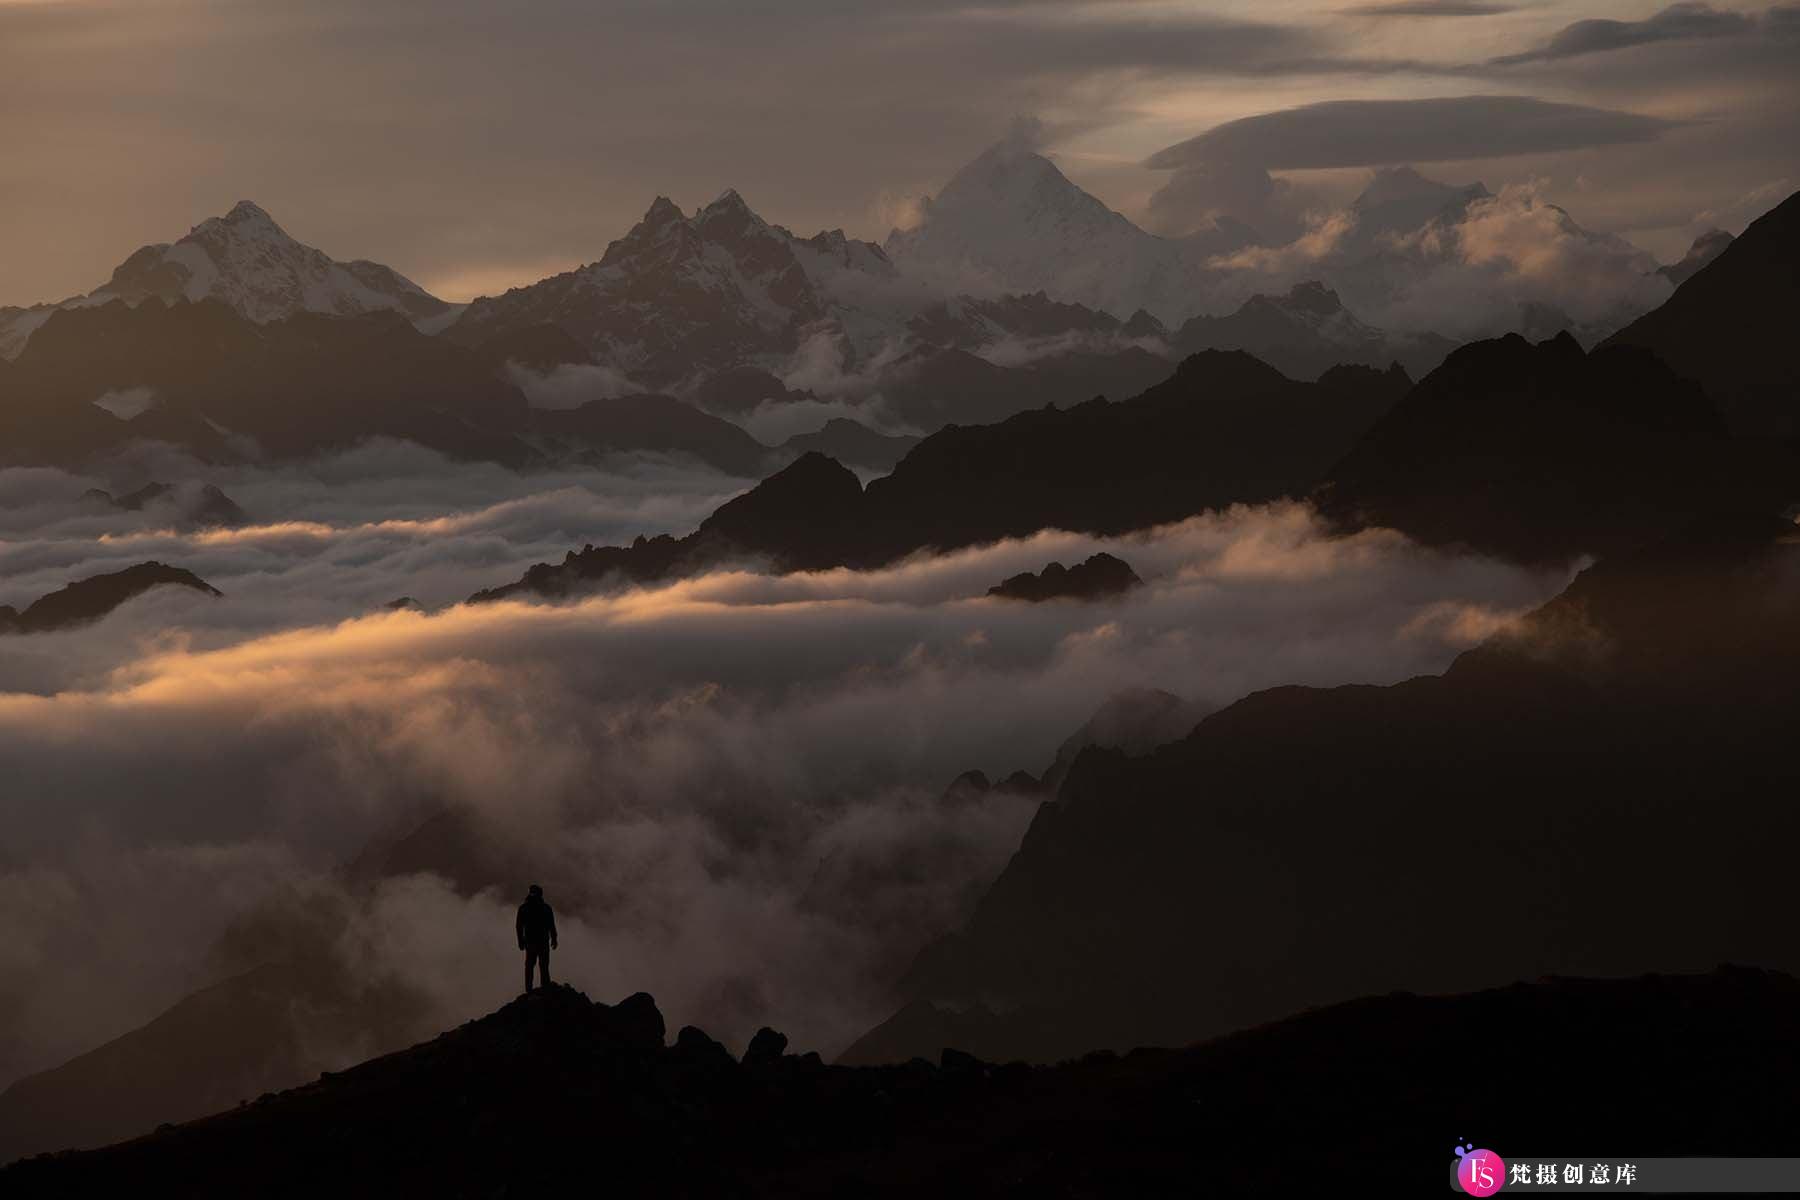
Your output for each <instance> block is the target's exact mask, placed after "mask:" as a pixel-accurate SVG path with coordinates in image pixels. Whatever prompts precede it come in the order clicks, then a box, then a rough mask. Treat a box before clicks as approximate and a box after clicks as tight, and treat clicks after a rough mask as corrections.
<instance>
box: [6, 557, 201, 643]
mask: <svg viewBox="0 0 1800 1200" xmlns="http://www.w3.org/2000/svg"><path fill="white" fill-rule="evenodd" d="M164 586H174V587H182V588H190V589H192V590H193V591H196V592H201V593H203V594H205V595H208V596H219V595H223V593H222V592H220V591H219V590H218V589H217V588H215V587H213V586H212V585H211V584H209V583H207V582H206V581H205V580H204V579H201V578H200V577H199V576H198V575H195V574H194V573H193V572H192V571H186V570H183V569H182V568H180V567H170V566H165V565H163V564H162V563H159V562H146V563H139V564H138V565H137V566H135V567H127V568H125V569H124V570H123V571H113V572H110V573H109V574H105V575H92V576H89V577H88V578H86V579H78V580H76V581H75V582H74V583H71V584H69V585H68V586H66V587H63V588H59V589H57V590H56V591H54V592H51V593H49V594H48V595H46V596H40V597H39V598H38V599H37V600H35V601H33V602H32V603H31V604H29V605H27V606H26V608H25V611H23V612H17V611H15V610H14V609H12V608H11V607H7V606H0V633H55V632H59V631H61V630H65V629H74V628H77V627H78V626H81V625H87V624H90V623H92V622H94V621H98V620H99V619H100V618H101V617H104V616H105V615H106V614H107V613H109V612H111V611H112V610H113V609H115V608H117V607H119V605H121V604H123V603H125V602H126V601H127V600H130V599H132V598H134V597H136V596H141V595H143V594H144V593H145V592H147V591H149V590H150V589H151V588H155V587H164Z"/></svg>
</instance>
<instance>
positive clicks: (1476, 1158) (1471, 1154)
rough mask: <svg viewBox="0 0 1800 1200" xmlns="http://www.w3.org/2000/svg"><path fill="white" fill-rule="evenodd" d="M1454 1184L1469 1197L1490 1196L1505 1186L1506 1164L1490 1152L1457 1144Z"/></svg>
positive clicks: (1472, 1146) (1471, 1145)
mask: <svg viewBox="0 0 1800 1200" xmlns="http://www.w3.org/2000/svg"><path fill="white" fill-rule="evenodd" d="M1456 1157H1457V1158H1458V1159H1459V1160H1460V1161H1459V1162H1458V1163H1457V1164H1456V1182H1457V1183H1459V1184H1461V1185H1462V1190H1463V1191H1465V1192H1467V1193H1469V1195H1471V1196H1491V1195H1493V1194H1494V1193H1495V1192H1497V1191H1499V1190H1500V1189H1501V1188H1502V1187H1504V1186H1505V1184H1506V1164H1505V1163H1504V1162H1502V1161H1500V1156H1499V1155H1498V1154H1495V1153H1494V1152H1493V1151H1492V1150H1477V1149H1475V1147H1474V1145H1473V1144H1472V1143H1471V1144H1470V1145H1467V1146H1465V1145H1463V1144H1462V1143H1460V1142H1459V1143H1457V1147H1456Z"/></svg>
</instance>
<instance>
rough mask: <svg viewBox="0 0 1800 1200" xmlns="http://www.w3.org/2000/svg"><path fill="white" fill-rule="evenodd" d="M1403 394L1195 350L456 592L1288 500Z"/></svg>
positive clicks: (858, 563)
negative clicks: (1155, 375) (647, 533)
mask: <svg viewBox="0 0 1800 1200" xmlns="http://www.w3.org/2000/svg"><path fill="white" fill-rule="evenodd" d="M1410 386H1411V380H1410V379H1408V378H1407V376H1406V373H1405V371H1403V370H1401V369H1400V368H1398V367H1395V368H1393V369H1392V370H1390V371H1387V372H1379V371H1374V370H1371V369H1369V368H1366V367H1341V368H1338V369H1336V370H1334V371H1331V372H1328V373H1327V374H1326V375H1325V376H1324V377H1323V378H1321V379H1320V380H1319V381H1318V382H1316V383H1301V382H1297V381H1295V380H1291V379H1288V378H1287V377H1286V376H1284V375H1282V374H1281V373H1280V372H1279V371H1276V370H1275V369H1274V368H1273V367H1270V366H1268V365H1266V364H1264V363H1262V362H1259V361H1257V360H1256V359H1254V358H1252V357H1251V356H1249V355H1247V354H1243V353H1240V352H1224V351H1209V352H1206V353H1203V354H1199V355H1195V356H1193V357H1192V358H1189V359H1188V360H1186V361H1185V362H1183V363H1182V365H1181V367H1180V368H1179V369H1178V370H1177V371H1176V373H1175V374H1174V376H1173V377H1171V378H1170V379H1168V380H1167V381H1165V382H1163V383H1161V384H1158V385H1156V386H1155V387H1152V388H1150V389H1148V390H1147V391H1145V392H1143V393H1141V394H1140V395H1138V396H1136V397H1133V398H1132V399H1130V400H1125V401H1119V402H1117V403H1115V402H1111V401H1107V400H1104V399H1095V400H1090V401H1087V402H1086V403H1083V404H1079V405H1076V406H1074V407H1072V408H1068V409H1056V408H1048V407H1046V408H1042V409H1036V410H1032V411H1028V412H1022V413H1018V414H1016V415H1014V416H1012V417H1009V418H1007V419H1006V420H1004V421H1001V422H999V423H997V424H993V425H976V426H949V427H946V428H944V429H941V430H939V431H938V432H937V433H935V434H932V435H931V436H930V437H928V438H926V439H925V440H924V441H922V442H920V443H919V444H918V445H917V446H915V447H913V449H912V450H911V451H910V452H908V454H907V455H906V457H905V458H903V459H902V460H901V461H900V462H899V464H898V465H897V466H896V467H895V468H894V470H893V472H892V473H891V474H889V475H886V476H884V477H882V478H880V479H876V480H874V481H872V482H871V483H870V484H869V486H868V487H867V488H866V489H864V488H863V487H862V485H861V484H860V483H859V481H858V480H857V478H856V476H855V475H854V474H853V473H852V472H850V471H849V470H848V469H846V468H845V467H843V466H841V465H839V464H838V463H836V462H834V461H832V460H831V459H828V458H826V457H824V456H823V455H820V454H816V453H812V454H807V455H805V456H803V457H802V458H800V459H799V460H797V461H796V462H794V463H793V464H792V465H790V466H788V467H786V468H784V469H783V470H782V471H781V472H779V473H777V474H776V475H773V476H771V477H770V478H768V479H766V480H764V481H763V482H762V483H761V484H759V485H758V486H757V487H756V488H754V489H752V490H751V491H749V492H747V493H745V494H744V495H742V496H740V497H738V498H737V499H735V500H732V501H731V502H729V503H728V504H726V505H724V506H723V507H722V508H720V509H719V510H718V511H717V512H715V513H714V514H713V515H712V516H711V517H709V518H708V519H707V520H706V521H705V522H703V523H702V524H701V526H700V528H699V529H698V530H696V531H695V532H694V533H692V534H690V535H688V536H687V537H685V538H680V539H676V538H672V537H668V536H661V537H657V538H649V539H645V538H640V539H638V541H637V542H636V543H634V544H633V545H632V546H629V547H617V546H608V547H593V546H588V547H585V548H583V549H582V550H581V551H580V552H579V553H577V552H574V551H571V552H570V553H569V554H568V555H567V556H566V557H565V558H564V560H563V561H562V562H561V563H540V564H538V565H537V566H534V567H532V568H531V569H530V570H529V571H527V572H526V574H525V576H524V577H522V578H521V579H519V580H517V581H515V582H514V583H510V584H507V585H505V586H503V587H498V588H493V589H490V590H488V591H484V592H481V593H478V594H477V595H476V596H474V597H472V598H471V599H473V600H477V601H485V600H498V599H505V598H508V597H529V596H539V597H546V598H562V597H568V596H573V595H579V594H581V593H582V592H584V591H587V590H591V589H593V588H596V587H603V586H607V585H608V584H609V582H610V583H620V582H628V581H635V582H648V581H652V580H658V579H666V578H670V577H673V576H676V575H679V574H683V573H691V572H697V571H701V570H705V569H707V568H708V567H710V566H714V565H717V564H719V563H723V562H729V561H752V562H760V563H762V564H764V565H767V566H770V567H772V568H773V569H776V570H784V571H793V570H817V569H823V568H827V567H835V566H855V567H871V566H878V565H881V564H883V563H887V562H891V561H893V560H894V559H897V558H899V557H901V556H903V555H906V554H909V553H912V552H913V551H916V550H921V549H925V548H927V547H931V548H935V549H938V550H948V549H955V548H959V547H962V546H969V545H976V544H979V543H982V542H991V541H997V540H999V539H1001V538H1005V537H1024V536H1028V535H1030V534H1032V533H1036V532H1037V531H1038V530H1040V529H1046V528H1056V529H1067V530H1072V531H1077V532H1087V533H1095V534H1100V535H1116V534H1120V533H1126V532H1130V531H1132V530H1136V529H1143V528H1147V527H1149V526H1152V525H1156V524H1161V523H1163V522H1168V521H1177V520H1180V519H1182V518H1184V517H1188V516H1192V515H1194V514H1195V513H1199V512H1202V511H1205V510H1206V509H1208V508H1217V507H1224V506H1227V505H1230V504H1233V503H1257V502H1260V501H1266V500H1273V499H1276V498H1278V497H1281V496H1287V495H1301V494H1304V493H1305V492H1306V491H1308V490H1309V489H1310V488H1311V487H1313V486H1314V485H1315V484H1316V483H1317V482H1318V480H1319V479H1320V478H1321V477H1322V475H1323V472H1324V471H1325V470H1326V468H1327V467H1328V466H1329V465H1330V464H1331V463H1332V462H1333V461H1334V460H1335V459H1336V458H1337V457H1338V456H1340V455H1341V454H1343V453H1344V452H1345V451H1347V450H1348V448H1349V447H1350V446H1351V445H1353V444H1354V442H1355V440H1356V439H1357V438H1358V437H1359V436H1361V434H1362V433H1363V432H1364V431H1365V430H1366V429H1368V427H1369V426H1370V425H1371V424H1373V423H1374V421H1375V420H1376V418H1377V417H1378V416H1380V414H1381V413H1383V412H1385V411H1386V410H1387V409H1388V407H1389V406H1390V405H1392V404H1393V403H1394V402H1395V401H1396V400H1397V399H1398V398H1399V397H1400V396H1401V395H1402V394H1403V393H1404V392H1405V391H1406V390H1407V389H1408V388H1409V387H1410Z"/></svg>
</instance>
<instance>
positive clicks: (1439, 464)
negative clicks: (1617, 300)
mask: <svg viewBox="0 0 1800 1200" xmlns="http://www.w3.org/2000/svg"><path fill="white" fill-rule="evenodd" d="M1721 261H1722V260H1721ZM1797 485H1800V474H1797V473H1796V463H1795V461H1794V459H1793V458H1792V457H1791V456H1789V455H1786V454H1784V453H1782V452H1781V451H1779V450H1778V449H1776V448H1774V447H1769V446H1763V445H1757V444H1753V443H1748V442H1744V441H1741V440H1737V439H1733V438H1731V437H1729V436H1728V434H1727V430H1726V427H1725V422H1724V420H1723V419H1722V418H1721V417H1720V415H1719V412H1718V410H1717V408H1716V407H1715V406H1714V405H1713V404H1712V403H1711V402H1710V401H1709V400H1708V398H1707V396H1706V394H1705V393H1704V392H1703V391H1702V390H1701V388H1700V387H1699V386H1698V385H1696V384H1694V383H1692V382H1689V381H1688V380H1686V379H1683V378H1682V377H1681V376H1679V375H1677V374H1676V373H1675V372H1674V371H1671V370H1670V369H1669V368H1668V367H1667V366H1665V365H1664V364H1663V363H1662V362H1660V361H1658V360H1657V359H1656V358H1655V357H1654V356H1653V355H1651V354H1649V353H1648V352H1646V351H1644V350H1642V349H1638V348H1636V347H1631V346H1613V347H1607V348H1603V349H1600V350H1596V351H1595V352H1593V353H1592V354H1588V353H1585V352H1584V351H1583V350H1582V349H1581V346H1580V345H1579V344H1578V343H1577V342H1576V341H1575V339H1574V338H1573V337H1571V336H1569V335H1568V334H1567V333H1563V334H1559V335H1558V336H1557V337H1555V338H1554V339H1551V340H1549V341H1545V342H1540V343H1538V344H1537V345H1532V344H1531V343H1529V342H1527V341H1526V340H1525V339H1524V338H1521V337H1519V336H1518V335H1516V334H1509V335H1508V336H1506V337H1504V338H1500V339H1497V340H1494V341H1487V342H1474V343H1471V344H1469V345H1467V346H1464V347H1462V348H1461V349H1460V350H1457V351H1456V352H1455V353H1454V354H1452V355H1451V356H1450V357H1449V358H1448V359H1446V360H1445V362H1444V365H1443V366H1441V367H1439V368H1438V369H1437V370H1436V371H1433V372H1432V373H1431V374H1430V375H1428V376H1427V377H1426V378H1425V379H1424V380H1423V381H1421V382H1420V384H1419V386H1418V387H1416V388H1414V389H1413V390H1412V391H1411V392H1410V393H1408V394H1407V396H1406V397H1405V398H1404V399H1402V400H1401V401H1400V402H1399V403H1398V404H1396V405H1394V407H1393V408H1392V410H1390V411H1389V412H1388V413H1387V414H1386V415H1385V416H1383V417H1382V418H1381V419H1380V420H1379V421H1378V422H1376V423H1375V425H1374V427H1373V428H1372V429H1370V430H1369V432H1368V434H1367V436H1365V437H1364V438H1363V439H1362V440H1361V441H1360V442H1359V443H1358V444H1357V445H1356V447H1355V448H1354V449H1353V450H1351V451H1350V452H1349V453H1348V454H1347V455H1345V456H1344V458H1343V460H1342V461H1341V462H1339V463H1337V464H1336V465H1335V466H1333V467H1332V468H1331V470H1330V472H1329V478H1328V481H1327V483H1326V484H1325V485H1324V486H1323V487H1322V488H1321V489H1320V491H1319V492H1318V494H1317V496H1316V501H1317V503H1318V506H1319V508H1320V510H1321V512H1323V513H1324V514H1325V515H1326V516H1327V517H1328V518H1330V519H1331V520H1333V521H1335V522H1336V523H1337V524H1339V526H1340V527H1343V528H1361V527H1364V526H1369V525H1382V526H1388V527H1391V528H1394V529H1398V530H1400V531H1401V532H1403V533H1405V534H1407V535H1408V536H1409V537H1411V538H1413V539H1414V540H1415V541H1419V542H1422V543H1424V544H1426V545H1430V546H1453V547H1463V548H1467V549H1470V550H1474V551H1476V552H1478V553H1483V554H1490V555H1497V556H1499V557H1503V558H1507V559H1512V560H1514V561H1518V562H1524V563H1559V562H1567V561H1570V560H1572V559H1574V558H1576V557H1578V556H1580V555H1582V554H1610V553H1614V552H1618V551H1624V550H1630V549H1632V548H1633V547H1636V546H1639V545H1642V544H1644V543H1645V542H1647V541H1650V540H1652V539H1654V538H1656V537H1659V536H1661V535H1663V534H1665V533H1667V532H1668V531H1669V530H1672V529H1675V528H1678V527H1679V526H1680V525H1682V524H1683V523H1684V522H1686V521H1689V520H1692V519H1693V518H1695V517H1696V516H1699V515H1702V514H1705V513H1709V512H1717V511H1749V512H1778V511H1780V509H1781V508H1782V506H1783V504H1784V503H1785V502H1786V501H1787V500H1788V499H1789V498H1790V497H1791V495H1792V493H1793V492H1794V491H1795V490H1796V487H1797Z"/></svg>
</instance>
